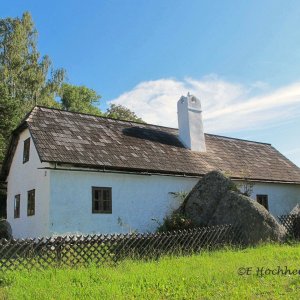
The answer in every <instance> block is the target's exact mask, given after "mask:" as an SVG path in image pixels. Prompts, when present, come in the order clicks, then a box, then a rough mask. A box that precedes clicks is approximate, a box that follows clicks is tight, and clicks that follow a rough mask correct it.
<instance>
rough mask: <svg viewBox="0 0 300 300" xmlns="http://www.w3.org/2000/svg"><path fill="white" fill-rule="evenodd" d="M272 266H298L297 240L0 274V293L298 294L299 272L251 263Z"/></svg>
mask: <svg viewBox="0 0 300 300" xmlns="http://www.w3.org/2000/svg"><path fill="white" fill-rule="evenodd" d="M278 266H280V267H281V268H282V269H283V270H285V267H286V266H287V268H288V269H290V270H294V269H297V270H299V269H300V244H296V245H292V246H288V245H264V246H259V247H257V248H248V249H245V250H230V249H228V250H221V251H215V252H205V253H202V254H200V255H194V256H189V257H173V258H171V257H165V258H162V259H160V260H159V261H151V262H142V261H133V262H132V261H127V262H124V263H122V264H121V265H119V266H117V267H102V268H96V267H90V268H80V269H48V270H45V271H31V272H25V271H24V272H23V271H22V272H16V271H15V272H9V273H6V274H1V273H0V284H1V287H0V298H1V299H18V300H19V299H47V300H48V299H114V300H116V299H300V275H299V274H297V275H275V274H274V275H272V274H270V275H264V276H260V274H259V275H257V274H256V272H257V268H262V267H264V268H269V269H275V270H277V268H278ZM242 267H243V268H246V267H249V268H250V267H252V269H249V271H248V272H249V273H251V274H249V275H238V272H239V268H242ZM243 270H244V269H242V270H241V271H243ZM267 272H268V271H267ZM275 272H276V271H275Z"/></svg>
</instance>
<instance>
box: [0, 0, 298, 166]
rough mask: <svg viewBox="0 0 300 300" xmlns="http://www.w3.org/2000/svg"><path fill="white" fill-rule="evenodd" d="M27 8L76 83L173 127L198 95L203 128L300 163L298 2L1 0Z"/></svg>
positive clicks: (2, 13) (42, 39)
mask: <svg viewBox="0 0 300 300" xmlns="http://www.w3.org/2000/svg"><path fill="white" fill-rule="evenodd" d="M0 7H1V9H0V17H8V16H12V17H15V16H21V14H22V13H23V12H24V11H29V12H30V13H31V14H32V17H33V20H34V22H35V24H36V27H37V29H38V32H39V50H40V52H41V53H42V54H48V55H49V56H50V57H51V59H52V61H53V64H54V66H55V67H63V68H65V69H66V70H67V73H68V80H69V82H70V83H72V84H78V85H86V86H88V87H90V88H93V89H94V90H96V91H97V92H98V93H99V94H101V95H102V99H101V108H102V109H106V108H107V103H109V102H111V101H112V102H114V103H121V104H123V105H126V106H128V107H129V108H131V109H132V110H134V111H136V113H137V114H138V115H139V116H141V117H143V118H144V119H145V120H146V121H147V122H149V123H156V124H161V125H166V126H172V127H176V126H177V122H176V101H177V100H178V99H179V97H180V96H181V94H184V93H186V92H187V91H190V92H191V93H193V94H195V95H196V96H198V97H199V98H200V99H201V101H202V104H203V114H204V122H205V123H204V127H205V129H206V131H207V132H210V133H216V134H222V135H227V136H232V137H238V138H245V139H252V140H257V141H263V142H269V143H272V144H273V145H274V146H275V147H276V148H277V149H278V150H280V151H281V152H282V153H284V154H285V155H286V156H287V157H288V158H290V159H291V160H292V161H293V162H294V163H296V164H297V165H298V166H300V138H299V129H300V73H299V72H300V34H299V28H300V17H299V16H300V2H299V1H276V0H272V1H266V0H264V1H200V0H195V1H191V0H190V1H189V0H185V1H183V0H182V1H178V0H159V1H155V0H118V1H117V0H111V1H108V0H107V1H104V0H102V1H100V0H98V1H90V0H89V1H74V0H73V1H66V0H65V1H24V0H23V1H21V0H20V1H14V0H10V1H3V0H0Z"/></svg>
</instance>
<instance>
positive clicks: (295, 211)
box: [289, 204, 300, 216]
mask: <svg viewBox="0 0 300 300" xmlns="http://www.w3.org/2000/svg"><path fill="white" fill-rule="evenodd" d="M289 214H290V215H294V216H300V205H299V204H297V205H296V206H295V207H294V208H293V209H292V210H291V212H290V213H289Z"/></svg>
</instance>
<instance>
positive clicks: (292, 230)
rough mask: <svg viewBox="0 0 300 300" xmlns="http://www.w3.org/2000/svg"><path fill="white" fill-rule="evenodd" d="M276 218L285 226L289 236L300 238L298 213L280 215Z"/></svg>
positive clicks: (299, 217)
mask: <svg viewBox="0 0 300 300" xmlns="http://www.w3.org/2000/svg"><path fill="white" fill-rule="evenodd" d="M278 220H279V222H280V223H281V224H282V225H283V226H284V227H285V228H286V230H287V232H288V235H289V237H290V238H292V239H296V240H300V215H281V216H278Z"/></svg>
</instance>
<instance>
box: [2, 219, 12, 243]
mask: <svg viewBox="0 0 300 300" xmlns="http://www.w3.org/2000/svg"><path fill="white" fill-rule="evenodd" d="M3 238H4V239H7V240H10V239H12V230H11V226H10V224H9V223H8V222H7V221H6V220H4V219H2V220H0V239H3Z"/></svg>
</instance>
